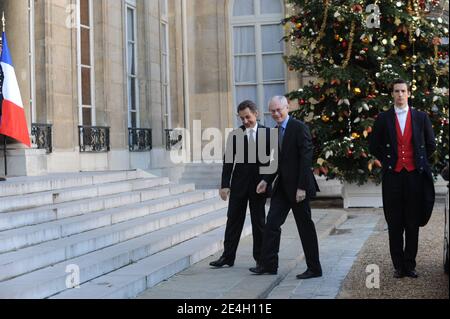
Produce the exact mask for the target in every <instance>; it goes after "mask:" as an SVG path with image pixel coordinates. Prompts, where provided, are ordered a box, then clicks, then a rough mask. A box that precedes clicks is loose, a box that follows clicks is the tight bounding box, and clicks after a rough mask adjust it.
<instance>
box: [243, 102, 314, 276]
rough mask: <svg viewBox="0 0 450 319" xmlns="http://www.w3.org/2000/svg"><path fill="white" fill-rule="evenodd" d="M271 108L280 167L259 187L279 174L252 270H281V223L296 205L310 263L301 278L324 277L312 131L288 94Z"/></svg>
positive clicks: (258, 272)
mask: <svg viewBox="0 0 450 319" xmlns="http://www.w3.org/2000/svg"><path fill="white" fill-rule="evenodd" d="M269 111H270V112H271V114H272V118H273V119H274V120H275V121H276V122H277V124H278V125H277V128H278V133H279V157H278V158H279V160H278V170H277V172H276V173H275V174H272V175H266V176H264V178H263V180H262V181H261V183H260V184H259V185H258V188H257V192H258V193H261V192H264V191H265V190H266V188H267V187H268V186H269V185H271V184H272V182H273V181H274V180H275V178H276V180H275V182H274V187H273V195H272V199H271V204H270V210H269V213H268V215H267V223H266V227H265V228H264V238H263V246H262V253H261V262H260V265H258V266H257V267H254V268H250V271H251V272H253V273H256V274H266V273H268V274H276V273H277V270H278V251H279V248H280V237H281V225H283V223H284V222H285V221H286V217H287V214H288V213H289V211H290V210H291V209H292V212H293V214H294V218H295V223H296V224H297V230H298V233H299V235H300V239H301V242H302V246H303V251H304V254H305V259H306V264H307V267H308V268H307V270H306V271H305V272H304V273H302V274H300V275H297V278H298V279H308V278H313V277H320V276H322V267H321V265H320V261H319V245H318V240H317V234H316V229H315V226H314V223H313V221H312V219H311V208H310V204H309V201H310V199H311V198H312V197H314V196H315V195H316V191H318V190H319V188H318V186H317V182H316V179H315V178H314V175H313V172H312V156H313V145H312V141H311V134H310V131H309V129H308V127H307V126H306V125H305V124H304V123H303V122H300V121H298V120H296V119H294V118H292V117H290V116H289V114H288V113H289V104H288V101H287V99H286V98H285V97H284V96H275V97H273V98H272V100H271V101H270V103H269Z"/></svg>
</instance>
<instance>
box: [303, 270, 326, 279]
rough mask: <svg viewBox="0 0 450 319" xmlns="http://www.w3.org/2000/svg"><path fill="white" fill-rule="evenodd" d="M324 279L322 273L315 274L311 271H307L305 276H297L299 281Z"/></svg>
mask: <svg viewBox="0 0 450 319" xmlns="http://www.w3.org/2000/svg"><path fill="white" fill-rule="evenodd" d="M316 277H322V272H314V271H312V270H310V269H307V270H306V271H305V272H304V273H303V274H300V275H297V279H309V278H316Z"/></svg>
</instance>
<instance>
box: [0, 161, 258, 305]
mask: <svg viewBox="0 0 450 319" xmlns="http://www.w3.org/2000/svg"><path fill="white" fill-rule="evenodd" d="M226 207H227V202H224V201H221V200H220V199H219V198H218V196H217V190H196V189H195V185H194V184H172V183H170V182H169V179H168V178H166V177H156V176H154V175H151V174H149V173H147V172H144V171H139V170H138V171H121V172H101V173H100V172H96V173H78V174H57V175H50V176H45V177H27V178H12V179H9V180H8V181H7V182H2V183H0V298H8V299H10V298H132V297H135V296H137V295H138V294H139V293H141V292H142V291H144V290H145V289H148V288H149V287H152V286H154V285H156V284H157V283H159V282H161V281H163V280H165V279H167V278H169V277H170V276H172V275H174V274H176V273H178V272H180V271H182V270H184V269H186V268H188V267H189V266H191V265H192V264H194V263H196V262H198V261H200V260H202V259H204V258H206V257H208V256H210V255H212V254H214V253H216V252H217V251H219V250H221V249H222V246H223V245H222V244H223V234H224V227H225V223H226ZM247 220H249V218H247ZM250 233H251V227H250V222H249V221H248V222H247V224H246V226H245V229H244V232H243V236H245V235H248V234H250ZM78 284H79V285H78ZM74 285H78V287H77V288H72V287H73V286H74Z"/></svg>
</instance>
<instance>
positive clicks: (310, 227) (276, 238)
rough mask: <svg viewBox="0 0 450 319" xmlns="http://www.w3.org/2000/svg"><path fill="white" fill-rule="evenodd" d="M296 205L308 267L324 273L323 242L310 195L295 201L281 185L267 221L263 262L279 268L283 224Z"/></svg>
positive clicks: (296, 216)
mask: <svg viewBox="0 0 450 319" xmlns="http://www.w3.org/2000/svg"><path fill="white" fill-rule="evenodd" d="M291 209H292V212H293V214H294V218H295V223H296V224H297V230H298V234H299V235H300V240H301V242H302V247H303V252H304V254H305V259H306V264H307V266H308V269H310V270H312V271H314V272H317V273H321V272H322V267H321V265H320V261H319V244H318V240H317V233H316V228H315V226H314V222H313V221H312V219H311V208H310V205H309V199H308V198H306V199H305V200H304V201H302V202H300V203H298V204H293V203H291V202H290V201H289V200H288V197H287V195H286V193H285V191H284V190H283V188H282V187H281V185H280V187H278V188H277V189H276V191H275V193H274V194H273V196H272V199H271V203H270V209H269V213H268V214H267V223H266V227H265V228H264V238H263V246H262V255H261V265H262V266H264V267H265V268H266V269H269V270H276V269H278V252H279V250H280V239H281V226H282V225H283V224H284V222H285V221H286V218H287V215H288V213H289V211H290V210H291Z"/></svg>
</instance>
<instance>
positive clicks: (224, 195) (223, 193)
mask: <svg viewBox="0 0 450 319" xmlns="http://www.w3.org/2000/svg"><path fill="white" fill-rule="evenodd" d="M219 195H220V198H222V200H224V201H226V200H227V199H228V195H230V189H229V188H222V189H221V190H220V191H219Z"/></svg>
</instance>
